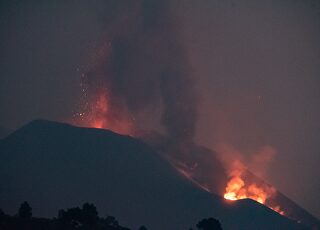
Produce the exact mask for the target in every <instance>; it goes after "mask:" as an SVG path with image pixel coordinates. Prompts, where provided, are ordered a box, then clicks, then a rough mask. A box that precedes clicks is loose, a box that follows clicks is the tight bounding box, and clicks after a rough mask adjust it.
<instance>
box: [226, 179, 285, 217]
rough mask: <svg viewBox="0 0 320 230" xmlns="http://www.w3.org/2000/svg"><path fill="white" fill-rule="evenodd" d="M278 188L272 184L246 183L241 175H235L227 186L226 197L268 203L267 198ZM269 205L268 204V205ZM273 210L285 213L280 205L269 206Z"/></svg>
mask: <svg viewBox="0 0 320 230" xmlns="http://www.w3.org/2000/svg"><path fill="white" fill-rule="evenodd" d="M275 192H276V190H275V188H273V187H272V186H268V185H265V184H264V185H260V186H259V185H257V184H255V183H252V184H246V183H245V181H244V179H243V178H241V176H233V177H232V178H231V179H230V180H229V182H228V184H227V187H226V191H225V194H224V198H225V199H227V200H241V199H246V198H249V199H252V200H255V201H257V202H259V203H260V204H264V205H266V201H267V199H269V198H270V197H272V196H273V195H274V194H275ZM266 206H268V205H266ZM268 207H269V208H271V209H272V210H274V211H276V212H278V213H279V214H281V215H284V211H282V210H281V209H280V207H279V206H275V207H272V206H268Z"/></svg>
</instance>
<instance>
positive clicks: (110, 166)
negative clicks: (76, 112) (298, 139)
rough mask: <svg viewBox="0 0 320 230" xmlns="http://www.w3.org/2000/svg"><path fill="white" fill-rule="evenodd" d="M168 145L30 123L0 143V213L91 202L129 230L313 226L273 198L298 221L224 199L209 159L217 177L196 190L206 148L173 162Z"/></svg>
mask: <svg viewBox="0 0 320 230" xmlns="http://www.w3.org/2000/svg"><path fill="white" fill-rule="evenodd" d="M155 140H156V141H155ZM159 140H160V141H159ZM147 143H148V144H147ZM168 146H170V144H168V140H165V139H164V138H151V137H149V138H146V137H145V138H143V139H138V138H133V137H130V136H125V135H119V134H117V133H114V132H112V131H109V130H103V129H94V128H80V127H75V126H71V125H68V124H62V123H57V122H50V121H44V120H36V121H33V122H31V123H29V124H27V125H26V126H24V127H22V128H20V129H18V130H17V131H15V132H14V133H12V134H11V135H9V136H8V137H6V138H4V139H2V140H1V141H0V164H1V166H0V181H1V182H0V188H1V189H0V192H1V195H0V207H1V208H2V209H3V210H4V211H5V212H8V213H11V214H13V213H15V211H16V210H17V208H18V205H19V204H20V203H21V202H22V201H24V200H27V201H28V202H29V203H30V204H31V205H32V207H33V212H34V215H35V216H42V217H52V216H56V215H57V210H58V209H60V208H67V207H72V206H77V205H79V204H81V203H83V202H92V203H94V204H96V206H97V208H98V210H99V212H100V215H107V214H112V215H114V216H116V217H117V219H119V221H120V222H121V223H122V224H124V225H126V226H129V227H131V228H133V229H134V228H137V227H138V226H140V225H141V224H144V225H146V226H147V227H148V228H150V229H154V230H157V229H159V230H160V229H189V228H190V226H194V225H195V224H196V223H197V221H199V220H200V219H202V218H207V217H214V218H217V219H219V220H220V222H221V224H222V227H223V229H308V228H309V227H310V228H311V227H313V228H315V229H317V228H319V226H320V224H319V220H317V219H316V218H314V217H312V216H311V215H310V214H309V213H307V212H306V211H305V210H303V209H302V208H300V207H299V206H298V205H296V204H294V202H292V201H290V200H289V199H288V198H286V197H285V196H284V195H282V194H281V193H279V192H277V196H276V198H275V199H276V201H277V202H278V203H279V204H280V203H281V204H280V205H281V206H282V207H284V208H287V210H289V208H290V209H291V211H292V213H295V215H296V217H297V218H298V217H299V218H300V219H296V220H292V219H290V218H287V217H286V216H283V215H280V214H278V213H277V212H275V211H273V210H271V209H269V208H268V207H266V206H264V205H262V204H260V203H258V202H256V201H253V200H251V199H243V200H239V201H231V202H230V201H227V200H225V199H224V198H223V193H222V192H223V191H222V190H223V187H222V186H223V184H224V183H225V181H226V180H227V177H226V174H225V172H224V169H223V166H222V165H221V164H220V163H219V162H218V161H217V160H213V161H214V162H216V163H215V164H213V165H214V166H212V164H211V166H210V167H211V168H210V173H213V174H215V177H213V178H217V179H216V181H213V182H212V183H211V184H206V186H203V184H205V181H203V182H201V181H200V179H199V178H203V177H202V176H201V175H202V174H204V171H205V168H206V167H207V168H208V167H209V166H208V165H207V166H205V165H203V164H202V165H203V167H199V166H198V167H195V166H194V165H193V164H192V163H190V162H195V161H197V159H198V158H201V159H209V158H210V157H211V158H210V159H211V160H212V159H213V158H212V154H211V151H210V150H208V149H205V148H203V147H198V146H193V149H192V151H196V152H198V154H197V155H195V156H196V157H195V158H197V159H190V160H188V161H185V162H182V163H181V162H180V164H179V163H178V161H175V160H174V159H175V156H174V154H173V155H172V154H168V152H169V151H173V150H172V149H171V148H169V147H168ZM179 151H182V150H181V148H180V149H179ZM209 153H210V154H209ZM201 162H206V161H201ZM177 169H178V170H177ZM201 170H203V171H201ZM191 172H192V175H191ZM206 172H208V171H206ZM248 174H249V172H248ZM248 177H249V176H248ZM197 178H198V179H197ZM251 179H252V180H261V179H258V178H257V177H255V176H254V175H251ZM276 201H274V202H276ZM297 221H299V222H301V223H298V222H297Z"/></svg>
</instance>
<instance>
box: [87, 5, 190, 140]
mask: <svg viewBox="0 0 320 230" xmlns="http://www.w3.org/2000/svg"><path fill="white" fill-rule="evenodd" d="M108 4H109V6H110V7H106V10H105V12H104V13H103V15H104V17H103V20H102V21H103V22H104V31H106V32H105V35H104V36H103V37H104V38H103V43H102V45H99V46H98V48H97V50H95V51H94V55H93V57H92V60H91V61H90V63H89V65H88V66H87V67H86V70H85V74H84V76H83V83H84V87H85V93H86V96H87V97H88V98H89V99H88V100H89V101H90V100H94V98H97V97H99V95H100V94H101V93H106V95H107V98H108V107H109V109H108V113H106V114H105V116H106V119H108V120H109V121H110V122H113V120H119V119H121V118H123V117H124V116H125V117H126V118H127V119H129V120H130V123H133V126H134V128H135V129H140V128H141V127H140V125H141V124H142V125H143V122H144V119H146V117H148V116H149V117H150V116H151V115H150V114H153V111H155V110H157V111H158V110H159V108H160V109H161V115H160V116H159V118H158V120H159V121H158V122H159V123H160V125H161V126H162V127H163V128H164V130H165V132H166V134H167V135H168V136H169V137H170V138H172V139H174V140H175V141H183V142H186V141H187V142H188V141H192V138H193V136H194V132H195V122H196V93H195V86H194V80H193V77H192V74H191V71H190V67H189V63H188V61H187V58H186V54H185V52H184V49H183V45H182V44H181V42H180V41H181V39H180V38H179V33H178V29H179V27H178V23H177V19H176V18H175V17H173V15H172V14H171V6H170V4H169V2H168V1H155V0H154V1H153V0H152V1H150V0H141V1H110V2H109V3H108ZM111 9H112V10H111ZM139 116H140V118H141V117H142V118H141V119H140V121H139ZM149 119H150V118H149ZM151 120H152V118H151ZM139 122H140V123H139ZM148 128H150V129H152V128H154V127H148Z"/></svg>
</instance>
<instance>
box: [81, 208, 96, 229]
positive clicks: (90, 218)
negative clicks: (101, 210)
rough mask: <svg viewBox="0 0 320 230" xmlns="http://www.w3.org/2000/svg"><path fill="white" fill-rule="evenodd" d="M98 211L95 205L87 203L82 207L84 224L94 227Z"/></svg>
mask: <svg viewBox="0 0 320 230" xmlns="http://www.w3.org/2000/svg"><path fill="white" fill-rule="evenodd" d="M98 218H99V217H98V211H97V208H96V206H94V205H93V204H89V203H85V204H83V205H82V220H81V221H82V223H83V224H86V225H93V224H96V223H97V220H98Z"/></svg>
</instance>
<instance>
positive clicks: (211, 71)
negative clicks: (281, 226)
mask: <svg viewBox="0 0 320 230" xmlns="http://www.w3.org/2000/svg"><path fill="white" fill-rule="evenodd" d="M106 7H107V4H106V3H105V1H89V0H88V1H68V2H66V1H38V2H37V1H28V2H27V1H1V3H0V33H1V40H0V58H1V62H0V70H1V75H0V76H1V77H0V108H1V113H0V126H4V127H7V128H9V129H16V128H18V127H20V126H21V125H23V124H25V123H27V122H29V121H30V120H33V119H36V118H45V119H50V120H58V121H69V120H70V119H71V118H72V115H73V114H74V113H75V111H76V110H77V107H78V104H79V98H80V95H81V88H80V79H81V74H82V73H81V69H82V66H83V65H86V63H87V62H88V60H89V56H90V55H91V53H92V50H93V49H94V48H95V47H96V46H97V44H99V43H101V40H102V39H104V37H105V24H104V20H105V15H104V13H105V12H106V9H105V8H106ZM171 7H172V12H174V14H176V15H177V16H178V17H179V18H180V20H179V23H180V26H179V28H178V29H179V33H180V40H181V43H182V44H183V45H184V47H185V48H186V54H187V58H188V59H189V62H190V65H191V66H190V67H191V69H192V71H193V74H194V78H195V79H196V89H197V92H198V94H199V104H198V109H199V111H198V119H197V126H196V129H197V135H196V140H197V142H199V143H202V144H204V145H206V146H209V147H211V148H214V149H215V148H217V146H218V145H219V144H226V145H229V146H232V148H234V149H236V150H237V151H239V152H241V153H242V154H243V155H244V157H246V158H247V159H250V158H252V156H253V155H254V153H256V152H257V151H259V149H260V148H262V147H263V146H272V147H273V148H274V149H275V150H276V152H277V153H276V155H275V156H274V159H273V161H272V162H270V164H269V165H268V167H269V169H268V172H267V174H266V175H265V178H266V180H267V181H269V182H271V183H272V184H274V185H275V186H276V187H277V188H278V189H279V190H280V191H282V192H283V193H284V194H286V195H288V196H289V197H290V198H292V199H293V200H294V201H296V202H297V203H298V204H301V205H302V206H303V207H305V208H306V209H307V210H309V211H311V213H313V214H314V215H316V216H317V217H320V207H319V204H320V203H319V202H318V199H319V198H320V197H319V194H320V179H319V175H320V169H319V167H318V164H319V162H320V155H319V146H318V143H319V140H320V127H319V126H320V125H319V124H320V109H319V100H320V91H319V85H320V84H319V83H320V80H319V77H320V44H319V41H320V29H319V28H320V4H319V3H318V1H312V0H306V1H299V0H286V1H281V2H280V1H267V0H261V1H255V0H240V1H232V0H225V1H222V0H214V1H182V0H180V1H174V2H173V4H172V6H171Z"/></svg>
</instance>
